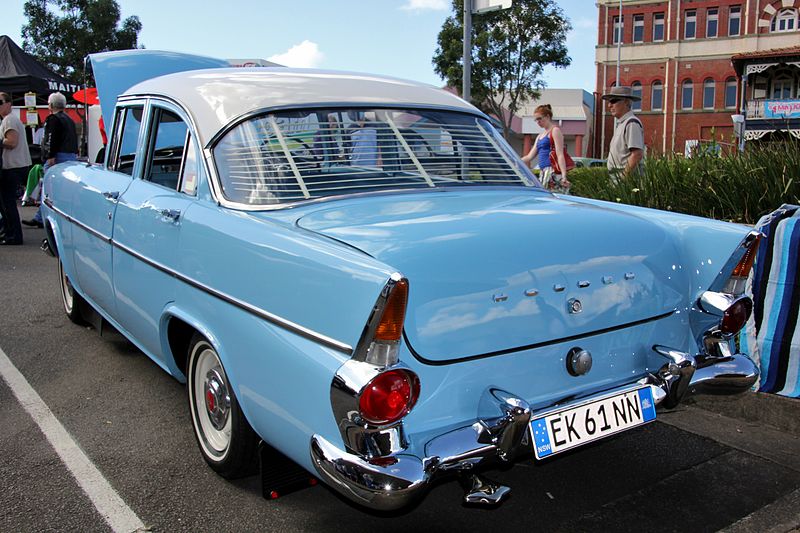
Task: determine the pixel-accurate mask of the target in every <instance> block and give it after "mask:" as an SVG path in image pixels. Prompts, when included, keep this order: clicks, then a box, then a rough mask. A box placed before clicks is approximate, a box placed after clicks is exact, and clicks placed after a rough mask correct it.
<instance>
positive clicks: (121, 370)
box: [0, 208, 800, 533]
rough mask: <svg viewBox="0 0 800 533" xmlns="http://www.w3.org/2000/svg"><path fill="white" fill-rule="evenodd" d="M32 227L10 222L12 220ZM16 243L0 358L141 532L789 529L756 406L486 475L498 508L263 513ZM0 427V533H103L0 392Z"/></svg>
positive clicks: (781, 457) (780, 450)
mask: <svg viewBox="0 0 800 533" xmlns="http://www.w3.org/2000/svg"><path fill="white" fill-rule="evenodd" d="M32 213H33V210H32V209H30V208H23V216H24V217H25V218H28V217H30V216H31V215H32ZM24 235H25V245H24V246H19V247H0V287H2V293H1V294H2V296H0V350H2V352H3V353H5V354H6V356H7V357H8V359H9V360H10V362H11V363H12V364H13V366H14V367H15V368H16V369H18V370H19V372H20V373H21V375H22V376H23V377H24V379H25V380H26V382H27V383H28V384H29V385H30V387H31V388H32V389H33V390H35V392H36V393H37V394H38V397H40V398H41V401H42V402H43V403H44V404H46V406H47V408H48V409H49V411H50V412H51V413H52V415H53V417H54V419H55V420H57V421H58V423H60V424H61V425H62V426H63V428H64V429H65V430H66V433H68V435H69V437H71V439H72V440H73V441H74V443H75V445H76V448H77V450H78V451H80V452H82V454H84V456H85V457H86V458H88V460H89V461H90V462H91V464H92V465H94V467H96V469H97V471H98V472H99V473H100V474H101V475H102V477H103V478H104V479H105V480H106V481H107V483H108V485H109V486H110V487H112V488H113V490H114V491H115V492H116V494H118V495H119V497H120V498H121V500H122V501H124V503H125V505H126V506H127V507H128V508H130V509H131V510H132V512H133V513H135V515H136V516H137V517H138V518H139V519H140V520H141V522H142V523H143V524H144V527H143V529H144V530H147V531H158V532H172V531H236V532H241V531H335V532H337V533H340V532H341V531H342V530H347V531H375V530H379V531H382V532H391V531H404V532H405V531H414V530H416V531H426V532H429V531H433V532H437V531H441V532H448V531H462V532H463V531H487V530H488V531H532V530H536V531H565V532H572V531H597V530H607V531H623V532H624V531H631V532H633V531H636V532H637V533H638V532H640V531H648V532H661V531H664V532H666V531H680V532H693V531H719V530H723V531H731V532H741V531H772V532H776V533H783V532H786V531H792V530H797V529H798V528H800V431H798V430H797V420H798V419H800V417H798V416H797V415H796V413H797V412H798V407H800V403H799V402H798V401H797V400H789V399H783V398H779V399H776V398H774V397H766V398H765V396H766V395H759V394H748V395H745V396H744V397H743V398H737V399H735V400H730V399H728V400H724V399H720V398H713V399H698V400H697V401H695V402H692V403H688V404H686V405H683V406H680V407H679V408H677V409H676V410H674V411H670V412H666V411H660V412H659V414H658V419H657V421H656V422H655V423H653V424H649V425H647V426H644V427H641V428H637V429H634V430H631V431H628V432H625V433H623V434H621V435H619V436H617V437H614V438H611V439H607V440H605V441H603V442H600V443H597V444H593V445H590V446H588V447H584V448H582V449H579V450H575V451H571V452H567V453H565V454H564V455H563V456H559V457H556V458H554V459H552V460H545V461H541V462H535V461H533V460H532V459H527V460H523V461H521V462H519V463H518V464H516V465H515V466H513V467H511V468H505V469H497V470H493V471H490V472H489V473H488V474H487V475H488V476H489V477H490V478H493V479H495V480H497V481H499V482H501V483H504V484H506V485H508V486H510V487H511V488H512V496H511V497H510V499H509V500H508V501H507V502H505V503H504V504H503V505H501V506H500V507H499V508H497V509H491V510H490V509H483V508H472V507H466V506H464V505H462V503H461V498H462V495H463V493H462V490H461V488H460V487H459V485H458V483H454V482H453V483H442V484H438V485H436V486H435V487H433V488H432V490H431V491H430V493H429V494H428V495H427V497H426V498H425V499H424V500H423V501H422V502H420V503H419V504H418V505H416V506H415V507H412V508H410V509H407V510H405V511H403V512H399V513H391V514H380V513H373V512H369V511H365V510H363V509H361V508H358V507H355V506H353V505H351V504H349V503H348V502H346V501H344V500H343V499H342V498H340V497H338V496H337V495H336V494H335V493H334V492H333V491H331V490H329V489H328V488H326V487H324V486H317V487H314V488H309V489H305V490H302V491H299V492H296V493H293V494H290V495H287V496H285V497H283V498H280V499H278V500H276V501H267V500H264V499H263V498H262V497H261V494H260V485H259V478H258V477H257V476H253V477H249V478H245V479H242V480H238V481H234V482H229V481H225V480H223V479H221V478H219V477H218V476H216V475H215V474H214V473H213V472H212V471H211V470H210V469H209V468H208V467H207V466H206V465H205V463H204V462H203V460H202V458H201V456H200V453H199V451H198V450H197V445H196V443H195V440H194V436H193V435H192V429H191V425H190V422H189V414H188V408H187V405H186V393H185V389H184V387H183V385H181V384H180V383H178V382H176V381H175V380H173V379H172V378H171V377H169V376H168V375H167V374H165V373H164V372H163V371H162V370H161V369H160V368H159V367H158V366H157V365H155V364H154V363H152V362H151V361H150V360H149V359H148V358H147V357H146V356H144V355H143V354H142V353H141V352H140V351H138V350H137V349H136V348H135V347H133V346H132V345H131V344H130V343H128V342H126V341H124V340H123V339H121V338H119V337H118V336H116V335H113V334H112V335H108V336H106V337H101V336H100V335H99V333H98V332H97V331H96V330H94V329H92V328H88V327H79V326H75V325H74V324H72V323H71V322H69V320H68V319H67V318H66V316H65V315H64V312H63V310H62V308H61V303H60V299H59V295H58V279H57V263H56V261H55V260H54V259H52V258H50V257H48V256H45V255H44V254H43V253H42V252H41V251H40V250H39V248H38V244H39V242H40V241H41V239H42V238H43V237H44V232H43V230H39V229H29V228H26V229H25V233H24ZM759 412H760V413H761V414H759ZM0 427H2V428H4V431H2V432H0V453H2V454H3V457H4V461H2V463H0V531H4V532H5V531H9V532H28V531H30V532H34V531H35V532H40V531H87V532H90V531H111V530H113V529H112V527H111V526H109V521H108V517H104V516H103V515H101V513H100V511H98V506H97V504H96V502H95V500H94V499H92V497H91V496H90V493H91V489H89V492H87V489H86V488H85V487H84V486H82V485H81V484H80V483H79V481H78V479H77V476H76V474H74V473H73V472H72V471H70V470H69V469H68V467H67V466H66V465H65V462H64V460H63V459H62V457H61V455H59V453H57V452H56V450H55V449H54V446H53V445H52V443H51V442H50V441H49V440H48V439H47V438H46V437H45V435H44V434H43V432H42V430H41V429H40V427H39V426H38V425H37V424H36V423H35V422H34V419H33V418H32V416H31V414H30V413H29V411H27V410H26V407H25V406H23V404H21V403H20V401H19V400H18V398H17V397H16V396H15V394H14V393H13V392H12V389H11V387H10V385H9V384H8V383H7V382H6V381H5V380H4V379H0ZM78 475H81V474H80V473H79V474H78Z"/></svg>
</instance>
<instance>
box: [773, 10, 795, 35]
mask: <svg viewBox="0 0 800 533" xmlns="http://www.w3.org/2000/svg"><path fill="white" fill-rule="evenodd" d="M795 28H797V10H796V9H792V8H789V9H781V10H780V11H778V14H777V15H775V18H773V19H772V25H771V26H770V31H774V32H780V31H794V30H795Z"/></svg>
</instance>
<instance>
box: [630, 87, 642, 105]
mask: <svg viewBox="0 0 800 533" xmlns="http://www.w3.org/2000/svg"><path fill="white" fill-rule="evenodd" d="M631 91H632V92H633V95H634V96H638V97H639V100H638V101H636V100H634V101H633V102H632V103H631V109H633V110H634V111H641V110H642V83H641V82H639V81H635V82H633V83H631Z"/></svg>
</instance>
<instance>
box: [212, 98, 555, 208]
mask: <svg viewBox="0 0 800 533" xmlns="http://www.w3.org/2000/svg"><path fill="white" fill-rule="evenodd" d="M213 153H214V161H215V164H216V168H217V172H218V175H219V179H220V182H221V186H222V191H223V193H224V195H225V197H226V198H227V199H228V200H230V201H232V202H237V203H242V204H249V205H274V204H283V203H292V202H298V201H303V200H309V199H314V198H321V197H326V196H336V195H344V194H353V193H362V192H372V191H383V190H398V189H400V190H402V189H415V188H432V187H445V186H480V185H504V186H520V187H539V186H540V185H539V183H538V182H537V181H536V178H535V177H534V176H533V174H531V172H530V171H529V170H528V169H527V168H526V167H525V166H524V165H523V164H522V162H521V161H520V160H519V159H518V157H517V156H516V154H515V153H514V151H513V150H512V149H511V148H510V147H509V146H508V144H506V142H505V140H504V139H503V138H502V136H501V135H500V134H499V133H498V132H497V130H496V129H495V128H494V127H493V126H492V125H491V124H490V123H489V122H488V121H487V120H485V119H483V118H480V117H477V116H474V115H469V114H464V113H457V112H452V111H441V110H411V109H375V108H373V109H364V108H359V109H304V110H299V111H285V112H276V113H271V114H265V115H260V116H257V117H254V118H251V119H249V120H246V121H244V122H242V123H240V124H238V125H237V126H236V127H234V128H233V129H231V130H230V131H229V132H227V133H226V134H225V136H224V137H222V139H221V140H220V141H219V142H218V143H217V144H216V146H215V147H214V150H213Z"/></svg>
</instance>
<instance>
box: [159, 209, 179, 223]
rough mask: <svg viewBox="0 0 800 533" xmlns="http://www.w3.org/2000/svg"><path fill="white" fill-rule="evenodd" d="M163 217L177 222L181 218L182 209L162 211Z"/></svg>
mask: <svg viewBox="0 0 800 533" xmlns="http://www.w3.org/2000/svg"><path fill="white" fill-rule="evenodd" d="M161 216H162V217H164V218H166V219H169V220H171V221H173V222H177V221H178V219H179V218H181V211H180V209H162V210H161Z"/></svg>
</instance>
